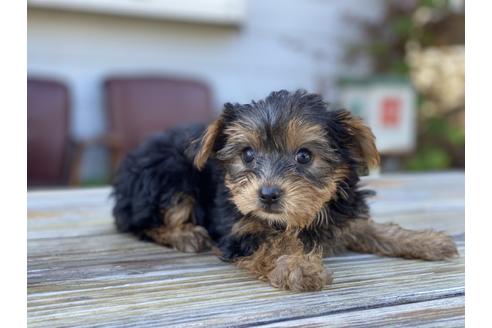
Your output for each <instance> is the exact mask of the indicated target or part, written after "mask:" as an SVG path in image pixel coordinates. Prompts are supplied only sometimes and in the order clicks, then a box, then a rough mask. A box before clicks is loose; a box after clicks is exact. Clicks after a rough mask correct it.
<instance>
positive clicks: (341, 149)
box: [194, 90, 379, 227]
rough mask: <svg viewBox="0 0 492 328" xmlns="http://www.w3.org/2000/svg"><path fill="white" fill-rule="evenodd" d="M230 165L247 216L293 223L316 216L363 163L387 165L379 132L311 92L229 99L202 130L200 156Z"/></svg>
mask: <svg viewBox="0 0 492 328" xmlns="http://www.w3.org/2000/svg"><path fill="white" fill-rule="evenodd" d="M210 156H213V157H214V158H215V159H216V160H217V161H218V162H219V163H221V165H222V166H223V169H224V173H225V184H226V186H227V188H228V189H229V190H230V192H231V195H232V201H233V202H234V203H235V205H236V206H237V208H238V209H239V210H240V211H241V212H242V213H243V214H244V215H254V216H256V217H260V218H263V219H265V220H270V221H279V222H282V223H285V224H287V225H289V226H297V227H304V226H307V225H309V224H310V223H311V221H312V220H313V219H314V218H315V217H316V215H317V214H318V213H319V212H320V211H321V210H322V208H323V207H324V205H325V203H327V202H329V201H330V200H332V199H336V198H337V197H339V196H340V193H339V187H340V185H341V184H342V183H345V181H344V180H345V179H346V177H347V176H349V175H350V174H352V175H353V174H356V173H355V170H357V169H358V168H360V167H373V166H376V165H378V164H379V155H378V152H377V150H376V147H375V144H374V136H373V134H372V132H371V131H370V129H369V128H368V127H366V126H365V125H364V124H363V123H362V121H361V120H360V119H358V118H355V117H353V116H352V115H351V114H350V113H349V112H348V111H345V110H335V111H333V110H328V105H327V104H326V103H325V102H324V101H323V100H322V99H321V97H320V96H318V95H315V94H309V93H306V92H305V91H296V92H293V93H290V92H288V91H285V90H282V91H279V92H273V93H271V94H270V95H269V96H268V97H267V98H266V99H265V100H261V101H258V102H252V103H251V104H246V105H240V104H226V105H225V108H224V111H223V113H222V115H221V116H220V117H219V118H218V119H217V120H216V121H215V122H213V123H212V124H211V125H210V126H209V127H208V129H207V130H206V131H205V133H204V135H203V136H202V138H201V140H200V144H199V151H198V152H197V154H196V155H195V158H194V163H195V165H196V167H197V168H199V169H200V168H202V167H203V166H204V165H205V163H206V161H207V159H208V158H209V157H210Z"/></svg>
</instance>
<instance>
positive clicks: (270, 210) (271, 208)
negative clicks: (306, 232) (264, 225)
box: [257, 203, 283, 215]
mask: <svg viewBox="0 0 492 328" xmlns="http://www.w3.org/2000/svg"><path fill="white" fill-rule="evenodd" d="M257 211H258V212H262V213H267V214H273V215H275V214H276V215H280V214H283V211H282V208H281V206H280V205H278V204H270V205H268V204H262V203H260V204H258V210H257Z"/></svg>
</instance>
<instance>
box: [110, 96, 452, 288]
mask: <svg viewBox="0 0 492 328" xmlns="http://www.w3.org/2000/svg"><path fill="white" fill-rule="evenodd" d="M378 163H379V155H378V152H377V150H376V147H375V144H374V136H373V134H372V133H371V131H370V130H369V128H367V127H366V126H365V125H364V124H363V122H362V121H361V120H360V119H358V118H355V117H353V116H352V115H351V114H350V113H349V112H347V111H345V110H331V109H330V108H329V106H328V104H327V103H325V102H324V101H323V100H322V99H321V98H320V96H318V95H315V94H309V93H306V92H305V91H296V92H293V93H291V92H288V91H284V90H282V91H279V92H273V93H271V94H270V95H269V96H268V97H267V98H266V99H265V100H261V101H258V102H252V103H251V104H246V105H240V104H226V105H225V108H224V110H223V113H222V115H221V116H220V117H219V118H218V119H217V120H216V121H215V122H213V123H212V124H211V125H210V126H208V128H207V129H205V128H204V127H199V126H194V127H190V128H185V129H176V130H173V131H170V132H167V133H163V134H161V135H158V136H155V137H154V138H152V139H150V140H149V141H147V142H146V143H145V144H143V145H142V146H141V147H139V148H138V149H136V150H135V151H133V152H132V153H130V154H129V155H128V156H127V158H126V159H125V160H124V161H123V162H122V164H121V166H120V168H119V171H118V172H117V174H116V176H115V180H114V196H115V199H116V205H115V207H114V211H113V214H114V217H115V219H116V225H117V227H118V229H119V230H120V231H122V232H133V233H135V234H137V235H139V236H142V237H146V238H150V239H151V240H153V241H155V242H156V243H159V244H162V245H165V246H170V247H174V248H176V249H178V250H181V251H185V252H198V251H202V250H205V249H208V248H210V247H213V248H215V247H217V248H218V250H219V251H220V256H221V258H222V259H223V260H226V261H231V262H233V263H234V264H236V265H237V266H239V267H241V268H245V269H247V270H249V271H250V272H252V273H253V274H254V275H256V276H257V277H258V278H259V279H261V280H266V281H268V282H270V284H271V285H272V286H275V287H279V288H284V289H290V290H295V291H313V290H319V289H321V288H323V286H325V285H326V284H329V283H330V282H331V277H330V275H329V274H328V273H327V271H325V269H324V268H323V264H322V257H323V256H325V255H329V254H333V253H335V252H339V251H343V250H346V249H349V250H353V251H358V252H367V253H374V254H379V255H385V256H399V257H404V258H413V259H424V260H441V259H447V258H451V257H454V256H456V255H457V251H456V247H455V245H454V243H453V241H452V240H451V238H449V237H448V236H446V235H444V234H442V233H438V232H433V231H410V230H405V229H402V228H401V227H399V226H398V225H395V224H378V223H375V222H374V221H372V220H371V219H370V218H369V208H368V206H367V203H366V197H368V196H370V195H371V194H372V192H371V191H368V190H360V189H359V188H358V182H359V175H358V172H360V171H361V169H366V168H367V167H374V166H376V165H378Z"/></svg>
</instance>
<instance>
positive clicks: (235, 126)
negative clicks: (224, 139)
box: [225, 122, 261, 149]
mask: <svg viewBox="0 0 492 328" xmlns="http://www.w3.org/2000/svg"><path fill="white" fill-rule="evenodd" d="M225 134H227V135H228V136H229V138H228V142H229V143H233V144H248V145H250V146H251V147H253V148H255V149H258V148H259V147H260V145H261V137H260V135H258V131H257V130H256V129H255V128H253V127H249V126H246V125H244V124H240V123H237V122H236V123H232V124H231V125H229V126H228V127H227V128H226V129H225Z"/></svg>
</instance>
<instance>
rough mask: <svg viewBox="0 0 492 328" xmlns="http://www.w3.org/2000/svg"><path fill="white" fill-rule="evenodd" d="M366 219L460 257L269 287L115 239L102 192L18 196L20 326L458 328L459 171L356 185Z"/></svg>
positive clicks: (200, 260) (370, 259) (389, 264)
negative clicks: (447, 243)
mask: <svg viewBox="0 0 492 328" xmlns="http://www.w3.org/2000/svg"><path fill="white" fill-rule="evenodd" d="M365 181H366V182H367V183H368V185H370V186H371V187H373V188H374V189H376V190H377V191H378V196H377V197H375V198H374V199H373V200H372V201H371V209H372V212H373V216H374V218H375V220H376V221H381V222H383V221H394V222H398V223H400V224H401V225H403V226H404V227H408V228H415V229H423V228H431V227H432V228H435V229H438V230H444V231H447V232H448V233H450V234H452V235H453V236H454V238H455V240H456V241H457V244H458V246H459V250H460V257H459V258H457V259H454V260H451V261H447V262H425V261H416V260H402V259H394V258H382V257H377V256H373V255H365V254H355V253H347V254H344V255H341V256H338V257H332V258H327V259H325V265H326V267H327V268H329V269H331V270H332V271H333V272H334V278H335V281H334V284H333V285H332V286H329V287H327V288H325V289H324V290H323V291H321V292H316V293H292V292H285V291H280V290H276V289H273V288H271V287H270V286H269V285H267V284H266V283H263V282H259V281H257V280H255V279H253V278H252V277H250V276H249V275H248V274H247V273H246V272H244V271H241V270H239V269H236V268H234V267H233V266H231V265H229V264H226V263H223V262H221V261H219V260H218V259H217V258H216V257H215V256H213V255H211V254H210V253H206V254H184V253H178V252H175V251H173V250H170V249H166V248H164V247H160V246H157V245H154V244H152V243H148V242H142V241H138V240H136V239H135V238H133V237H132V236H130V235H125V234H118V233H117V232H116V231H115V229H114V227H113V225H112V218H111V213H110V208H111V200H110V199H109V198H108V195H109V191H110V190H109V188H101V189H87V190H73V191H46V192H43V191H38V192H30V193H29V194H28V254H27V255H28V262H27V263H28V268H27V269H28V279H27V287H28V295H27V306H28V308H27V311H28V313H27V315H28V323H29V326H32V327H34V326H46V327H61V326H63V327H67V326H78V327H81V326H84V327H85V326H104V327H113V326H119V327H130V326H145V327H154V326H155V327H164V326H183V327H194V326H204V327H223V326H248V325H253V326H268V327H290V326H310V327H311V326H323V327H325V326H333V327H342V326H344V327H347V326H351V327H352V326H363V327H366V326H385V325H399V326H402V325H403V326H405V325H407V326H410V327H420V326H429V327H437V326H463V325H464V291H465V288H464V271H465V266H464V262H465V259H464V175H463V173H457V172H454V173H436V174H419V175H414V174H405V175H386V176H383V177H381V178H374V179H372V178H371V179H366V180H365Z"/></svg>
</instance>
